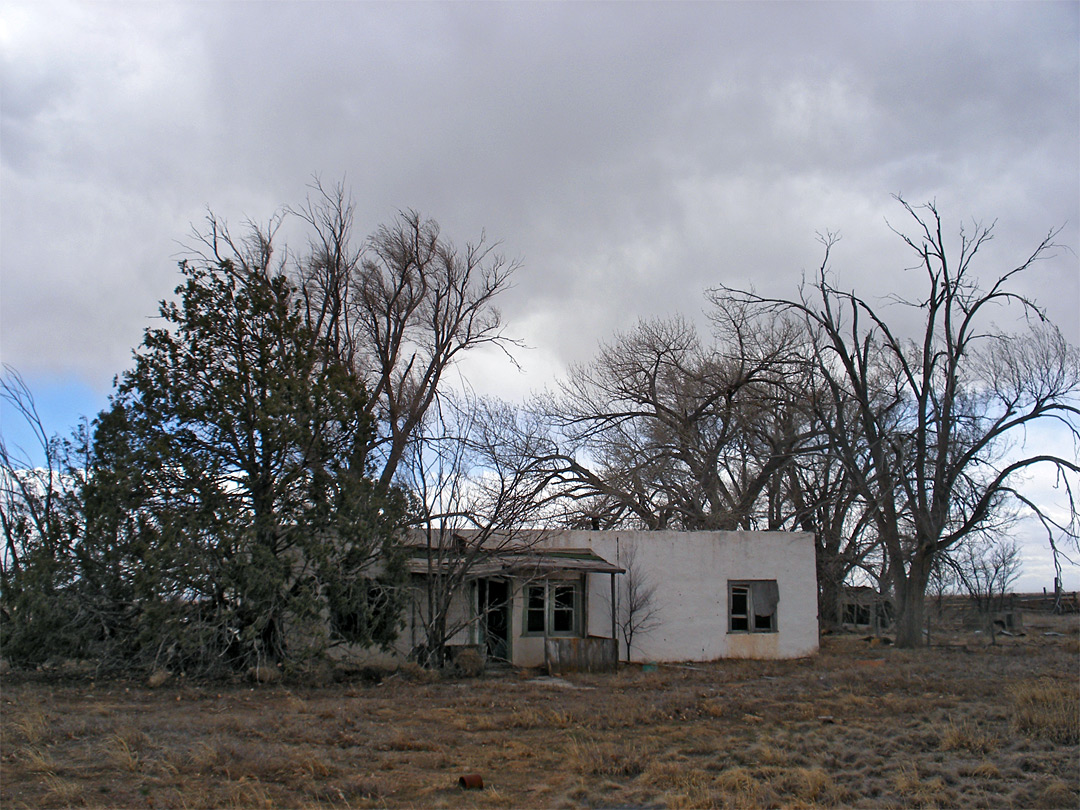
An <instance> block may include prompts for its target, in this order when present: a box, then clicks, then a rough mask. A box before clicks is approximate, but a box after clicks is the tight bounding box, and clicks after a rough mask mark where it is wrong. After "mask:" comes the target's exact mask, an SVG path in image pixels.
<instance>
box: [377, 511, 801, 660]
mask: <svg viewBox="0 0 1080 810" xmlns="http://www.w3.org/2000/svg"><path fill="white" fill-rule="evenodd" d="M465 542H467V539H466V540H465ZM412 552H413V553H412V556H411V558H410V561H409V570H410V572H411V574H412V577H413V586H412V587H413V588H414V589H415V590H416V593H417V599H415V600H414V607H413V608H412V609H411V610H410V611H409V615H407V616H406V617H405V627H404V629H403V631H402V633H401V636H400V638H399V641H398V646H397V649H396V651H395V656H396V657H398V658H403V657H407V656H409V655H410V653H415V650H416V649H417V645H419V644H422V643H423V627H422V624H421V622H422V621H423V615H422V613H423V611H422V608H423V599H422V591H423V588H424V578H425V577H427V576H432V575H434V574H433V572H434V571H435V568H434V567H433V564H432V563H431V561H430V558H425V552H424V549H423V547H422V545H421V544H419V543H416V542H415V541H414V547H413V549H412ZM628 561H632V566H628V564H627V563H628ZM631 578H636V580H637V583H638V584H639V585H641V584H643V583H648V585H649V587H650V589H651V591H652V596H651V599H650V604H649V606H648V608H649V610H650V612H651V614H652V616H651V621H650V622H649V623H648V626H647V627H645V628H642V630H640V631H639V632H638V633H636V634H635V635H634V638H633V644H632V647H631V649H630V650H629V651H628V650H627V649H626V643H625V639H624V638H622V633H621V624H622V623H623V622H624V621H627V620H628V619H629V618H631V617H629V616H628V615H627V610H628V594H629V593H630V590H629V587H630V584H631ZM639 607H640V606H639ZM453 612H454V618H455V620H456V624H457V625H458V626H459V627H460V629H459V630H458V632H457V633H456V634H455V635H454V636H453V637H452V639H451V643H452V645H454V646H457V647H461V648H464V647H472V648H474V649H478V650H480V651H481V652H482V654H484V655H485V656H486V657H487V658H488V659H496V660H503V661H507V662H509V663H511V664H514V665H516V666H524V667H540V666H545V665H546V666H549V667H552V665H553V664H558V663H559V662H560V661H562V662H563V663H564V664H566V663H567V662H569V663H568V664H567V665H568V666H569V667H570V668H574V667H575V666H576V665H577V664H576V663H575V662H578V663H580V662H581V661H582V660H586V659H587V660H591V661H593V662H596V661H600V662H608V663H613V662H614V661H615V660H632V661H650V662H662V661H709V660H713V659H717V658H794V657H800V656H806V655H810V654H813V653H814V652H816V651H817V649H818V615H817V578H816V574H815V562H814V541H813V535H812V534H809V533H803V532H743V531H737V532H720V531H717V532H678V531H581V530H575V531H569V530H568V531H544V532H522V533H520V535H519V536H518V537H517V538H516V547H509V548H508V547H507V546H506V544H503V545H501V546H500V548H499V549H498V550H497V551H493V552H492V553H490V554H487V555H483V556H480V557H477V558H475V559H474V561H473V562H472V563H471V565H470V567H469V570H468V573H467V576H466V577H465V578H464V579H463V582H462V583H461V585H460V586H459V587H458V589H457V590H456V591H455V596H454V606H453ZM553 668H554V667H553Z"/></svg>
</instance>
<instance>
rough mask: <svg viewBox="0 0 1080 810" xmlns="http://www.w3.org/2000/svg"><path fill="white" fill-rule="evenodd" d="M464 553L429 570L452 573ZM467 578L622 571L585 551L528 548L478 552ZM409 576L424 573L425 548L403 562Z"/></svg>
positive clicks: (434, 562) (449, 556) (447, 556)
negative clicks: (561, 572) (435, 569)
mask: <svg viewBox="0 0 1080 810" xmlns="http://www.w3.org/2000/svg"><path fill="white" fill-rule="evenodd" d="M468 556H469V555H468V554H465V555H462V554H458V553H449V554H444V555H443V556H442V559H433V560H432V566H431V567H433V568H435V567H437V568H441V569H443V570H444V571H446V570H455V569H457V568H458V567H459V566H460V565H462V564H463V563H467V560H466V559H465V558H466V557H468ZM468 566H469V570H468V574H467V576H468V577H469V578H473V577H490V576H499V575H502V576H513V575H522V574H527V575H530V576H543V575H545V574H553V573H557V572H560V571H571V572H573V571H577V572H585V573H596V574H622V573H625V572H626V569H625V568H620V567H619V566H617V565H614V564H613V563H609V562H608V561H607V560H605V559H604V558H603V557H601V556H600V555H599V554H597V553H596V552H595V551H593V550H592V549H589V548H555V549H528V550H521V551H481V552H479V553H478V554H477V556H476V557H475V559H474V560H473V561H472V562H471V563H468ZM405 567H406V568H407V569H408V571H409V573H410V574H426V573H428V571H429V570H430V568H429V566H428V558H427V549H423V548H414V549H412V550H411V556H410V557H409V559H408V560H407V561H406V563H405Z"/></svg>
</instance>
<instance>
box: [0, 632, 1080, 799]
mask: <svg viewBox="0 0 1080 810" xmlns="http://www.w3.org/2000/svg"><path fill="white" fill-rule="evenodd" d="M1025 629H1026V635H1024V636H1022V637H1006V638H1002V639H1000V642H1001V643H1000V644H998V645H996V646H989V645H988V643H987V640H986V639H985V638H984V637H982V636H977V635H964V636H961V635H958V634H953V635H942V634H938V635H937V636H935V638H934V641H935V642H937V643H940V644H941V646H935V647H933V648H931V649H927V650H917V651H910V650H898V649H896V648H894V647H892V646H885V645H881V644H880V643H878V642H876V641H868V640H864V639H862V638H860V637H858V636H852V635H849V636H832V637H827V638H826V639H825V640H824V644H823V647H822V652H821V654H820V655H818V656H815V657H813V658H810V659H804V660H798V661H771V662H770V661H719V662H714V663H709V664H693V665H689V666H660V667H658V668H657V670H656V671H654V672H653V671H645V670H644V669H643V668H642V667H641V666H626V667H623V668H622V669H621V670H620V671H619V672H618V673H617V674H611V675H580V676H569V677H567V678H564V679H552V678H545V677H543V676H542V675H541V674H540V673H536V672H514V671H506V672H501V673H492V672H489V673H488V674H487V675H485V676H484V677H480V678H469V679H457V680H450V679H445V680H437V681H430V680H428V677H427V673H422V672H419V671H417V670H412V669H407V670H402V671H400V672H398V673H397V674H394V675H393V676H391V677H388V678H385V679H384V680H382V681H381V682H378V683H376V682H371V681H359V680H357V681H354V682H347V683H336V684H330V685H315V684H314V683H313V682H312V680H310V679H309V680H308V681H307V683H306V684H284V683H278V684H273V685H261V686H255V687H252V686H251V685H250V684H243V685H241V684H233V685H223V684H193V683H185V682H184V680H183V679H182V678H179V677H174V678H172V679H170V681H168V682H167V683H166V684H164V685H163V686H160V687H159V688H157V689H151V688H149V687H148V686H147V685H145V684H138V685H136V684H130V683H129V684H125V683H123V682H115V681H110V682H96V683H93V682H89V681H86V680H75V679H72V678H67V679H61V678H57V677H56V676H50V677H46V676H44V675H42V674H40V673H35V674H32V675H20V674H18V673H10V674H8V675H6V676H5V677H4V679H3V682H2V714H0V720H2V738H0V749H2V750H0V805H2V806H3V807H4V808H8V809H10V810H13V809H14V808H21V807H72V806H86V807H146V808H156V807H176V808H203V807H290V808H292V807H296V808H305V807H310V808H314V807H339V808H342V807H480V808H484V807H530V808H531V807H553V808H561V807H612V808H614V807H621V808H631V807H642V808H644V807H648V808H665V807H666V808H681V807H748V808H756V807H805V808H809V807H838V806H841V807H850V806H855V807H875V808H907V807H965V808H967V807H971V808H976V807H1061V808H1076V807H1080V739H1078V738H1080V717H1078V695H1080V635H1078V633H1080V622H1078V619H1077V617H1075V616H1072V617H1063V618H1062V617H1050V616H1041V617H1035V616H1029V617H1028V620H1027V626H1026V628H1025ZM1047 634H1049V635H1047ZM466 774H479V775H480V777H481V778H482V779H483V788H482V789H476V790H463V789H461V788H460V787H459V786H458V784H459V783H458V780H459V777H461V776H463V775H466Z"/></svg>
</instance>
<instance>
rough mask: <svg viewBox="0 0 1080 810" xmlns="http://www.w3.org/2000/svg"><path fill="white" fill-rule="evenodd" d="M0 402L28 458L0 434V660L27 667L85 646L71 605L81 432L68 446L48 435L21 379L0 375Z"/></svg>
mask: <svg viewBox="0 0 1080 810" xmlns="http://www.w3.org/2000/svg"><path fill="white" fill-rule="evenodd" d="M0 402H2V403H3V404H4V405H5V406H7V407H8V408H10V409H11V411H12V412H13V414H14V416H15V418H16V419H19V420H21V421H22V422H23V424H25V426H26V427H27V428H28V429H29V431H30V434H31V436H32V437H33V440H34V442H35V444H36V445H37V447H36V455H37V458H36V459H35V458H34V457H33V456H32V455H31V452H32V451H28V450H26V449H25V448H21V447H18V446H15V445H13V444H12V443H11V442H10V441H8V439H7V438H6V437H5V436H4V435H3V434H2V433H0V531H2V532H3V548H2V549H0V637H2V642H3V648H4V653H5V655H8V656H14V657H16V658H20V659H22V660H24V661H27V662H35V661H40V660H41V659H42V658H43V657H45V656H47V655H49V654H53V653H57V652H59V653H62V654H73V653H76V652H78V651H79V650H80V649H81V648H82V645H83V642H84V641H85V638H84V636H83V634H82V632H81V629H82V628H81V618H82V617H81V615H80V614H79V611H78V610H77V609H76V608H75V607H74V605H73V592H72V589H73V586H74V584H75V580H76V578H75V558H74V555H75V544H76V542H77V537H78V521H79V514H78V509H77V503H76V500H75V495H76V492H77V490H78V487H79V473H80V471H79V470H78V469H77V467H78V459H79V457H80V455H79V453H80V450H81V449H84V445H85V442H86V438H87V436H86V425H85V424H82V425H79V426H78V427H77V428H76V429H75V430H74V432H73V434H72V438H71V440H67V441H65V440H61V439H60V438H59V437H57V436H54V435H52V434H50V433H49V432H48V430H47V428H46V426H45V423H44V421H43V420H42V418H41V415H40V413H39V412H38V409H37V404H36V402H35V401H34V396H33V393H32V392H31V391H30V388H29V387H28V386H27V384H26V382H25V380H24V379H23V378H22V376H21V375H20V374H19V373H18V371H16V370H15V369H14V368H12V367H11V366H9V365H5V366H4V367H3V374H2V375H0Z"/></svg>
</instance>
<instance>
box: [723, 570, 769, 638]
mask: <svg viewBox="0 0 1080 810" xmlns="http://www.w3.org/2000/svg"><path fill="white" fill-rule="evenodd" d="M779 602H780V589H779V587H778V586H777V582H776V580H775V579H759V580H750V581H747V582H738V583H735V582H730V581H729V582H728V606H729V607H728V628H729V632H732V633H774V632H776V610H777V605H778V604H779Z"/></svg>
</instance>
